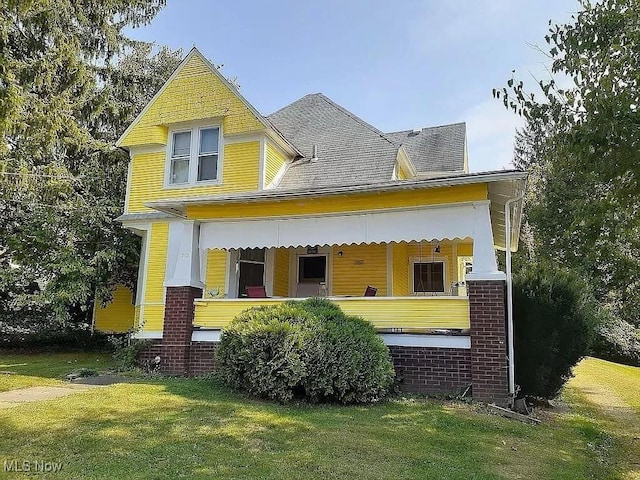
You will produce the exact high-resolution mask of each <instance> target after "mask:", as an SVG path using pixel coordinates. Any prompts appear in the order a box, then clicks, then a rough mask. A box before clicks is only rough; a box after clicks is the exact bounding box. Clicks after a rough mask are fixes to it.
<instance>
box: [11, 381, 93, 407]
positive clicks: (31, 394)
mask: <svg viewBox="0 0 640 480" xmlns="http://www.w3.org/2000/svg"><path fill="white" fill-rule="evenodd" d="M97 387H98V385H73V384H70V385H65V386H63V387H28V388H20V389H18V390H9V391H8V392H2V393H0V408H6V407H10V406H11V405H17V404H20V403H27V402H39V401H40V400H51V399H52V398H58V397H66V396H67V395H72V394H74V393H78V392H83V391H86V390H89V389H91V388H97ZM98 388H99V387H98Z"/></svg>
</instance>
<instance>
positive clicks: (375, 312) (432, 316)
mask: <svg viewBox="0 0 640 480" xmlns="http://www.w3.org/2000/svg"><path fill="white" fill-rule="evenodd" d="M329 299H330V300H331V301H332V302H334V303H336V304H338V305H339V306H340V308H342V310H343V311H344V312H345V313H346V314H348V315H357V316H360V317H363V318H365V319H366V320H368V321H370V322H371V323H373V325H374V326H375V327H376V328H378V329H392V328H393V329H398V328H403V329H417V328H419V329H438V328H455V329H458V328H459V329H467V328H469V299H468V298H467V297H347V298H344V297H335V298H329ZM287 300H290V299H288V298H260V299H225V298H214V299H197V300H196V301H195V318H194V321H193V323H194V325H198V326H201V327H208V328H224V327H226V326H227V325H228V324H229V322H230V321H231V320H232V319H233V317H235V316H236V315H237V314H238V313H240V312H241V311H243V310H246V309H247V308H251V307H258V306H261V305H274V304H278V303H282V302H285V301H287ZM294 300H295V299H294Z"/></svg>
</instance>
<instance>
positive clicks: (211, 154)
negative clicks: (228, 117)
mask: <svg viewBox="0 0 640 480" xmlns="http://www.w3.org/2000/svg"><path fill="white" fill-rule="evenodd" d="M170 155H171V158H170V164H169V178H168V182H167V183H168V184H170V185H180V184H195V183H197V182H207V181H208V182H211V181H214V182H215V181H218V180H219V173H220V172H219V170H220V128H219V127H199V128H192V129H190V130H180V131H175V132H172V134H171V150H170Z"/></svg>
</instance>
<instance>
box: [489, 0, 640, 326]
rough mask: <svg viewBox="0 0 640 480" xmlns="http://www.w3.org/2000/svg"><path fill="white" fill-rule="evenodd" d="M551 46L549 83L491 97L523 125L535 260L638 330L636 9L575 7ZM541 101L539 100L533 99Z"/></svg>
mask: <svg viewBox="0 0 640 480" xmlns="http://www.w3.org/2000/svg"><path fill="white" fill-rule="evenodd" d="M579 6H580V11H579V12H578V13H577V14H575V15H573V16H572V18H571V21H570V22H569V23H567V24H564V25H558V24H554V23H552V22H550V27H549V32H548V34H547V36H546V37H545V40H546V42H547V45H548V49H547V52H548V53H547V54H548V57H549V59H550V62H551V67H550V71H551V73H552V76H553V78H551V79H550V80H541V81H540V82H539V83H538V85H537V87H538V91H533V90H531V89H530V88H529V86H527V85H525V83H524V82H522V81H518V80H517V79H516V78H511V79H510V80H509V81H508V82H507V85H506V86H505V87H503V88H501V89H497V90H494V96H496V97H498V98H500V99H501V100H502V101H503V103H504V105H505V106H506V107H507V108H509V109H512V110H514V111H516V112H518V113H520V114H521V115H523V116H524V117H525V118H526V120H527V124H526V127H525V128H524V129H523V130H522V131H521V132H520V133H519V134H518V138H517V143H516V165H517V166H519V167H522V168H524V169H526V170H527V171H529V172H530V177H529V181H528V197H527V208H526V221H527V223H528V225H529V226H530V230H531V233H532V235H531V247H532V249H531V252H532V253H533V255H535V256H538V257H541V258H548V259H551V260H553V261H554V262H557V263H559V264H561V265H564V266H566V267H570V268H572V269H574V270H575V271H577V272H578V273H579V274H580V275H581V276H582V277H583V278H585V279H587V280H588V281H589V282H590V283H591V284H592V285H593V287H594V291H595V296H596V298H597V300H598V301H599V302H600V303H601V304H602V305H604V306H606V307H608V308H609V309H610V310H611V311H612V312H613V313H614V314H615V315H616V316H617V317H618V319H620V320H622V321H626V322H630V323H633V324H635V325H636V326H638V325H640V288H639V287H640V256H638V252H639V251H640V218H639V216H638V212H640V114H639V112H638V105H639V102H640V28H639V27H638V26H639V25H640V4H638V3H637V2H636V1H635V0H603V1H601V2H597V3H590V2H588V1H586V0H582V1H580V2H579ZM536 95H537V96H536Z"/></svg>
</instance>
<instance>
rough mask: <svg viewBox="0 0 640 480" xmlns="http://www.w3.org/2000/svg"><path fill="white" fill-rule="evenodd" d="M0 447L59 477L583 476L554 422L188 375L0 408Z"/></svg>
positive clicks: (583, 460) (565, 434)
mask: <svg viewBox="0 0 640 480" xmlns="http://www.w3.org/2000/svg"><path fill="white" fill-rule="evenodd" d="M0 444H1V445H2V446H3V448H2V450H3V451H2V454H3V455H6V458H7V459H13V458H19V459H29V458H38V459H42V458H44V459H45V460H49V461H61V462H63V463H64V465H65V466H64V470H63V476H64V478H123V477H127V478H178V477H180V476H182V477H185V478H278V479H289V478H291V479H293V478H389V479H391V478H393V479H405V478H406V479H409V478H427V479H429V478H434V479H436V478H437V479H440V478H448V479H455V478H464V479H488V478H518V477H520V478H558V479H561V478H571V479H573V478H586V477H592V478H593V476H592V474H593V472H594V471H593V470H592V468H591V467H592V466H591V465H590V463H589V460H590V459H589V457H588V456H587V455H585V453H588V452H586V451H585V446H584V439H583V438H581V436H580V434H579V433H576V432H575V431H574V430H569V429H566V428H557V427H553V426H541V427H531V426H528V425H523V424H518V423H514V422H511V421H508V420H504V419H501V418H498V417H492V416H487V415H481V414H478V413H477V412H475V411H474V410H473V408H470V407H469V406H467V405H462V404H454V403H446V402H427V401H424V400H421V399H400V398H398V399H393V400H391V401H387V402H383V403H381V404H378V405H369V406H349V407H341V406H310V405H293V406H283V405H274V404H270V403H266V402H261V401H257V400H252V399H248V398H245V397H243V396H240V395H237V394H235V393H233V392H230V391H229V390H228V389H226V388H224V387H221V386H220V385H218V384H216V383H214V382H211V381H207V380H198V379H147V380H145V382H144V383H140V384H122V385H114V386H112V387H108V388H104V389H99V390H92V391H90V392H87V393H81V394H77V395H74V396H72V397H67V398H64V399H59V400H54V401H50V402H42V403H39V404H32V405H24V406H20V407H15V408H11V409H7V410H4V411H0ZM595 478H598V477H597V476H596V477H595ZM602 478H605V477H602Z"/></svg>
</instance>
